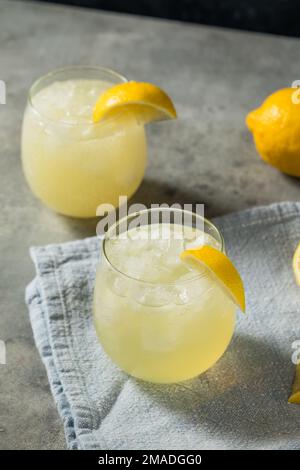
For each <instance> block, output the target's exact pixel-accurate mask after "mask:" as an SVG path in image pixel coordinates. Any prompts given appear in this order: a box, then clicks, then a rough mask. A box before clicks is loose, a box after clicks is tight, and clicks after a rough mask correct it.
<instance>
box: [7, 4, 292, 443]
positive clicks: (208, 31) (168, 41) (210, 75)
mask: <svg viewBox="0 0 300 470" xmlns="http://www.w3.org/2000/svg"><path fill="white" fill-rule="evenodd" d="M299 45H300V43H299V40H297V39H288V38H282V37H275V36H266V35H262V34H253V33H245V32H237V31H230V30H223V29H218V28H211V27H203V26H195V25H188V24H181V23H177V22H168V21H160V20H153V19H145V18H141V17H134V16H128V15H121V14H109V13H102V12H98V11H93V10H84V9H79V8H70V7H61V6H57V5H45V4H44V5H43V4H39V3H27V2H17V1H11V0H9V1H3V0H1V1H0V79H2V80H4V81H5V82H6V85H7V103H6V105H0V141H1V145H0V156H1V158H0V179H1V181H0V188H1V193H0V197H1V210H0V250H1V254H0V259H1V273H0V276H1V279H0V291H1V292H0V299H1V304H0V305H1V313H0V339H2V340H5V341H6V345H7V365H5V366H4V365H0V384H1V386H0V449H18V448H19V449H20V448H21V449H54V448H64V447H65V441H64V434H63V429H62V424H61V421H60V419H59V417H58V414H57V411H56V408H55V404H54V403H53V400H52V396H51V394H50V390H49V386H48V381H47V377H46V374H45V370H44V367H43V365H42V363H41V361H40V358H39V356H38V353H37V350H36V348H35V345H34V342H33V338H32V332H31V327H30V324H29V320H28V312H27V309H26V306H25V304H24V289H25V286H26V285H27V283H28V282H29V281H30V280H31V279H32V277H33V275H34V271H33V266H32V263H31V260H30V259H29V255H28V248H29V246H30V245H40V244H46V243H52V242H62V241H66V240H71V239H76V238H80V237H85V236H88V235H92V234H94V233H95V223H96V222H95V220H90V221H80V220H75V219H68V218H65V217H62V216H58V215H56V214H54V213H52V212H51V211H50V210H48V209H47V208H46V207H44V206H43V205H42V204H41V203H40V202H39V201H38V200H36V199H35V197H34V196H33V195H32V194H31V192H30V191H29V189H28V188H27V186H26V184H25V181H24V178H23V175H22V170H21V164H20V147H19V141H20V130H21V122H22V113H23V110H24V106H25V103H26V96H27V92H28V88H29V86H30V84H31V83H32V82H33V81H34V80H35V79H36V78H37V77H39V76H40V75H42V74H44V73H45V72H47V71H49V70H51V69H53V68H56V67H60V66H63V65H68V64H97V65H105V66H108V67H111V68H113V69H116V70H117V71H120V72H121V73H123V74H125V75H126V76H128V77H129V78H132V79H135V80H144V81H151V82H154V83H157V84H158V85H160V86H162V87H163V88H165V89H166V90H167V91H168V93H169V94H170V95H171V96H172V97H173V99H174V101H175V104H176V106H177V109H178V113H179V116H180V118H179V119H178V120H177V121H176V122H163V123H158V124H153V125H151V126H149V129H148V135H149V165H148V170H147V173H146V177H145V180H144V182H143V184H142V186H141V188H140V189H139V190H138V193H137V194H136V195H135V197H134V199H135V200H136V201H138V202H144V203H146V204H149V203H150V202H168V203H170V202H179V203H184V202H186V203H191V202H201V203H205V209H206V215H207V216H208V217H212V216H215V215H220V214H225V213H228V212H231V211H236V210H240V209H244V208H246V207H250V206H253V205H259V204H267V203H270V202H274V201H282V200H298V198H299V195H300V191H299V181H298V180H297V179H295V178H290V177H287V176H284V175H282V174H280V173H279V172H277V171H276V170H275V169H273V168H271V167H269V166H267V165H265V164H264V163H263V162H262V161H261V160H260V159H259V158H258V156H257V154H256V151H255V149H254V146H253V143H252V138H251V136H250V135H249V133H248V131H247V130H246V128H245V124H244V119H245V115H246V114H247V112H248V111H249V110H250V109H252V108H253V107H255V106H256V105H258V104H259V103H260V102H261V100H262V99H263V98H264V97H265V96H266V95H267V94H269V93H270V92H271V91H273V90H276V89H278V88H280V87H284V86H289V85H290V84H291V83H292V81H293V80H296V79H300V76H299V62H300V47H299Z"/></svg>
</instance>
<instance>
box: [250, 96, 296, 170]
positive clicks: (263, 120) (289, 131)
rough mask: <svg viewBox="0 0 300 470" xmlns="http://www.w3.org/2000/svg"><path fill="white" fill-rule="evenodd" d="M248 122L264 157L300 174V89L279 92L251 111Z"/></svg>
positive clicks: (269, 161) (276, 165)
mask: <svg viewBox="0 0 300 470" xmlns="http://www.w3.org/2000/svg"><path fill="white" fill-rule="evenodd" d="M246 124H247V126H248V128H249V129H250V131H251V132H252V133H253V137H254V142H255V145H256V148H257V151H258V153H259V154H260V155H261V157H262V159H263V160H265V161H266V162H267V163H269V164H270V165H273V166H275V167H276V168H278V170H281V171H282V172H284V173H287V174H288V175H293V176H300V89H297V88H283V89H282V90H278V91H276V92H275V93H273V94H272V95H270V96H269V97H268V98H267V99H266V100H265V101H264V102H263V103H262V105H261V106H260V107H259V108H257V109H255V110H254V111H251V112H250V113H249V114H248V116H247V118H246Z"/></svg>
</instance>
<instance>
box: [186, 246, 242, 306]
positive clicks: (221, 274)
mask: <svg viewBox="0 0 300 470" xmlns="http://www.w3.org/2000/svg"><path fill="white" fill-rule="evenodd" d="M180 258H181V260H182V261H183V262H184V263H185V264H187V265H189V267H191V268H192V269H195V270H198V269H200V267H202V266H205V267H206V268H207V269H208V270H209V271H210V272H211V274H212V275H213V276H214V278H215V279H216V281H217V282H218V283H219V285H220V286H221V287H222V288H223V290H224V291H225V292H226V294H227V295H228V296H229V297H230V298H231V300H232V301H233V302H234V303H235V304H236V305H237V306H238V307H239V308H240V310H242V311H243V312H245V310H246V302H245V290H244V285H243V281H242V279H241V276H240V274H239V273H238V271H237V269H236V268H235V267H234V265H233V264H232V262H231V261H230V259H229V258H228V257H227V256H226V255H225V254H224V253H222V251H219V250H217V249H216V248H213V247H212V246H209V245H202V246H199V247H198V248H192V249H187V250H185V251H183V252H182V253H181V254H180Z"/></svg>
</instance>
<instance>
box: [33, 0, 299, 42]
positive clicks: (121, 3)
mask: <svg viewBox="0 0 300 470" xmlns="http://www.w3.org/2000/svg"><path fill="white" fill-rule="evenodd" d="M24 1H26V0H24ZM40 1H44V2H49V3H63V4H66V5H77V6H83V7H88V8H99V9H102V10H108V11H117V12H125V13H133V14H137V15H147V16H153V17H159V18H169V19H175V20H180V21H187V22H192V23H202V24H207V25H216V26H223V27H228V28H237V29H245V30H250V31H260V32H266V33H274V34H282V35H287V36H298V37H300V0H40Z"/></svg>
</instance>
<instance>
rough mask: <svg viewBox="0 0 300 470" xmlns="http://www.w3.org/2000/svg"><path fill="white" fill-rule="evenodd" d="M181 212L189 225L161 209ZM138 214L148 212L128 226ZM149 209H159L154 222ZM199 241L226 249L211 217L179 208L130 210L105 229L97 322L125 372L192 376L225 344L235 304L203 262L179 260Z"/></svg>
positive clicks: (158, 377) (169, 378)
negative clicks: (194, 265)
mask: <svg viewBox="0 0 300 470" xmlns="http://www.w3.org/2000/svg"><path fill="white" fill-rule="evenodd" d="M186 213H187V214H188V215H190V220H191V221H192V224H191V225H190V226H185V225H184V226H182V225H180V224H178V223H175V222H174V221H173V222H169V223H167V222H166V217H165V216H166V215H170V216H172V217H173V216H175V215H178V214H179V215H181V214H183V215H184V214H186ZM141 215H146V216H149V217H147V218H146V219H145V223H144V224H143V225H141V226H140V227H139V228H130V225H131V227H132V225H134V224H135V221H136V220H137V219H139V218H140V216H141ZM153 215H157V216H158V217H156V218H155V220H156V222H155V223H153V217H152V216H153ZM172 217H170V220H171V218H172ZM159 218H161V220H162V221H163V222H162V223H157V220H159ZM173 218H174V217H173ZM197 221H198V222H199V221H200V224H197ZM199 226H201V227H202V228H201V229H199ZM116 234H117V235H116ZM124 234H125V236H124ZM163 234H165V235H166V236H163ZM182 234H183V236H181V235H182ZM202 244H208V245H211V246H213V247H214V248H216V249H219V250H220V251H224V242H223V238H222V236H221V234H220V232H219V231H218V230H217V228H216V227H215V226H214V225H213V224H212V223H211V222H209V221H208V220H206V219H203V218H201V217H200V216H199V215H196V214H194V213H191V212H187V211H181V210H178V209H169V208H160V209H151V210H149V211H144V212H140V213H135V214H132V215H130V216H128V217H127V218H126V219H121V220H120V221H119V222H118V223H117V224H116V225H115V226H113V227H112V228H111V229H110V230H109V231H108V232H107V234H106V236H105V238H104V241H103V244H102V256H101V258H100V262H99V265H98V270H97V277H96V284H95V294H94V322H95V327H96V331H97V334H98V337H99V340H100V342H101V344H102V346H103V348H104V350H105V351H106V353H107V354H108V355H109V356H110V357H111V359H112V360H113V361H114V362H115V363H116V364H117V365H118V366H119V367H121V368H122V369H123V370H125V371H126V372H128V373H129V374H131V375H133V376H135V377H138V378H141V379H144V380H147V381H151V382H161V383H168V382H177V381H180V380H185V379H190V378H192V377H195V376H197V375H198V374H200V373H202V372H204V371H205V370H207V369H208V368H209V367H211V366H212V365H213V364H214V363H215V362H216V361H217V360H218V359H219V358H220V357H221V356H222V354H223V353H224V351H225V350H226V348H227V346H228V344H229V342H230V339H231V337H232V334H233V330H234V325H235V311H236V306H235V305H234V303H233V302H232V300H231V299H230V298H229V297H228V295H227V294H226V293H225V291H224V290H223V288H222V287H221V286H220V285H219V283H218V282H217V281H216V279H215V278H214V276H212V275H211V274H210V273H209V272H208V270H205V269H204V270H203V272H195V271H190V270H189V269H188V268H187V266H186V265H185V264H184V263H183V262H182V261H181V260H180V253H181V252H182V251H184V250H185V249H186V248H187V247H189V246H199V245H202Z"/></svg>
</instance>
